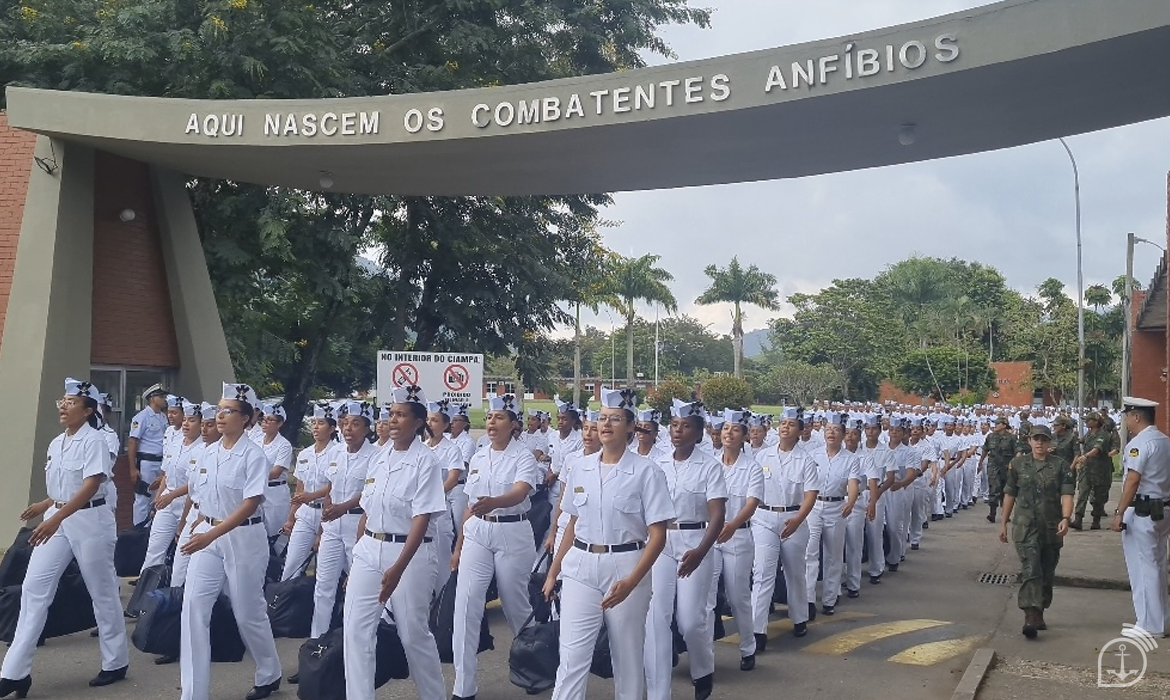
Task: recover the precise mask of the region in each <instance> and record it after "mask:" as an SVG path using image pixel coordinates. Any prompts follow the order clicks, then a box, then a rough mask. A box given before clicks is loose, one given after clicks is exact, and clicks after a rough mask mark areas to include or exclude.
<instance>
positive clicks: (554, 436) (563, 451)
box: [548, 430, 585, 504]
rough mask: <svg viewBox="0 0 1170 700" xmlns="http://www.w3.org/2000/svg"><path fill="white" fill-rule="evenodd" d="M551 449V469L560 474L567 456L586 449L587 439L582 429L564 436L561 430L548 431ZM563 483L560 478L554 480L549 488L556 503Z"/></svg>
mask: <svg viewBox="0 0 1170 700" xmlns="http://www.w3.org/2000/svg"><path fill="white" fill-rule="evenodd" d="M548 441H549V449H550V450H552V452H551V453H550V454H551V456H552V464H550V465H549V469H550V470H551V471H552V473H553V474H560V473H561V470H562V469H563V468H564V462H565V457H567V456H568V455H571V454H573V453H574V452H578V451H580V450H583V449H585V440H584V438H582V437H581V431H580V430H573V431H571V432H570V433H569V434H568V435H567V436H565V437H564V438H562V437H561V433H560V431H555V432H554V431H552V430H550V431H549V432H548ZM562 486H563V484H561V483H560V480H559V479H558V480H557V481H554V482H553V485H552V488H551V489H550V490H549V498H550V499H551V500H552V502H553V503H554V504H555V503H556V502H557V499H558V498H560V497H561V487H562Z"/></svg>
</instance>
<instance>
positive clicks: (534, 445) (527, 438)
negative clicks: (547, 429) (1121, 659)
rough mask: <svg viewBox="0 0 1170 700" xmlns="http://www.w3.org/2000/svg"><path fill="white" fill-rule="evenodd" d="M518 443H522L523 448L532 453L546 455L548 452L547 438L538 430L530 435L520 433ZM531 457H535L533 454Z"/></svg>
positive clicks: (528, 433)
mask: <svg viewBox="0 0 1170 700" xmlns="http://www.w3.org/2000/svg"><path fill="white" fill-rule="evenodd" d="M520 442H522V443H523V444H524V446H525V447H527V448H528V449H530V450H532V451H533V453H535V452H537V451H539V452H543V453H546V454H547V453H548V450H549V445H548V442H549V441H548V436H547V435H545V434H544V433H542V432H540V431H539V430H537V431H536V432H534V433H530V432H528V431H527V430H526V431H524V432H522V433H520ZM533 456H535V454H534V455H533Z"/></svg>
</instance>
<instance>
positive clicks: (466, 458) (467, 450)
mask: <svg viewBox="0 0 1170 700" xmlns="http://www.w3.org/2000/svg"><path fill="white" fill-rule="evenodd" d="M449 439H450V440H451V442H454V443H455V444H456V445H457V446H458V447H459V451H460V452H461V453H462V454H463V463H464V464H467V463H468V462H470V461H471V455H473V454H475V440H472V439H471V433H468V432H467V431H466V430H465V431H463V432H462V433H459V437H456V438H449Z"/></svg>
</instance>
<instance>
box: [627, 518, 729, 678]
mask: <svg viewBox="0 0 1170 700" xmlns="http://www.w3.org/2000/svg"><path fill="white" fill-rule="evenodd" d="M703 533H704V531H703V530H667V532H666V547H665V548H664V549H663V550H662V554H660V555H658V559H657V560H655V562H654V568H653V569H652V570H651V572H650V586H651V589H652V591H653V592H652V594H651V596H650V610H649V611H648V612H647V614H646V646H645V649H644V653H643V657H644V663H645V667H646V668H645V670H646V698H647V700H669V699H670V676H671V668H672V667H671V663H670V662H671V653H672V651H673V649H674V634H673V633H672V632H671V631H670V622H671V620H673V619H675V618H676V617H677V620H678V631H679V633H680V634H682V637H683V639H684V640H686V643H687V660H688V661H689V662H690V666H691V678H692V679H697V678H702V677H703V676H706V675H709V674H711V673H714V672H715V640H714V639H713V632H712V630H711V625H712V624H713V621H712V617H713V615H712V608H713V607H714V605H712V604H711V600H710V597H711V596H710V594H711V581H712V574H711V572H712V568H713V564H712V560H713V558H712V557H711V554H710V552H708V553H707V556H705V557H703V561H702V563H700V564H699V566H698V568H697V569H695V571H694V573H692V574H691V575H690V576H688V577H686V578H679V576H678V567H679V566H680V565H681V563H682V558H683V555H684V554H686V553H687V552H688V551H690V550H692V549H694V548H695V547H697V546H698V545H699V544H700V543H701V542H702V541H703ZM676 600H677V606H676Z"/></svg>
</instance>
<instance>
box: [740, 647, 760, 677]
mask: <svg viewBox="0 0 1170 700" xmlns="http://www.w3.org/2000/svg"><path fill="white" fill-rule="evenodd" d="M756 646H757V647H758V646H759V645H758V644H757V645H756ZM755 667H756V655H755V654H752V655H751V656H745V657H743V658H742V659H740V660H739V670H741V671H750V670H752V669H753V668H755Z"/></svg>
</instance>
